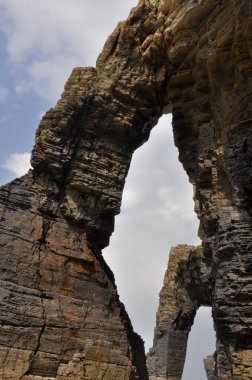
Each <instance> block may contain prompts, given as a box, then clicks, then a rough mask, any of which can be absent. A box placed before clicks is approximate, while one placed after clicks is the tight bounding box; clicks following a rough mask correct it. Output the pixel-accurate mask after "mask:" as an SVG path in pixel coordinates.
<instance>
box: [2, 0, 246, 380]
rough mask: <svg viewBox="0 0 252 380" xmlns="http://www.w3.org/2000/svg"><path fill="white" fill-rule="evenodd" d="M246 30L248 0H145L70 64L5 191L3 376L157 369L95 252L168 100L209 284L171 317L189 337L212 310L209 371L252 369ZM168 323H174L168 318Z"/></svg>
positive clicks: (134, 373)
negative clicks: (196, 318)
mask: <svg viewBox="0 0 252 380" xmlns="http://www.w3.org/2000/svg"><path fill="white" fill-rule="evenodd" d="M251 38H252V5H251V4H250V2H249V1H247V0H239V1H238V0H233V1H230V0H223V1H221V2H220V1H214V0H203V1H192V0H165V1H161V2H157V1H155V2H153V1H148V0H145V1H144V0H140V1H139V4H138V6H137V7H136V8H134V9H133V10H132V12H131V14H130V16H129V18H128V19H127V20H126V21H125V22H123V23H120V24H119V25H118V27H117V28H116V30H115V31H114V32H113V33H112V35H111V36H110V37H109V39H108V40H107V42H106V44H105V47H104V50H103V52H102V54H101V55H100V57H99V58H98V61H97V67H96V68H95V69H94V68H77V69H75V70H74V71H73V73H72V75H71V77H70V78H69V80H68V82H67V84H66V87H65V91H64V93H63V95H62V98H61V100H60V101H59V102H58V104H57V106H56V107H55V108H54V109H52V110H50V111H49V112H48V113H47V114H46V115H45V116H44V118H43V119H42V121H41V124H40V126H39V128H38V131H37V134H36V144H35V147H34V149H33V154H32V166H33V170H32V171H30V172H29V173H28V174H27V175H26V176H25V177H23V178H21V179H19V180H16V181H14V182H12V183H11V184H9V185H6V186H4V187H2V188H1V190H0V207H1V219H0V229H1V243H0V244H1V264H0V268H1V272H0V273H1V284H2V286H1V301H0V302H1V314H0V320H1V325H0V332H1V333H0V363H1V364H0V368H1V369H0V376H1V377H0V378H1V379H23V380H28V379H30V380H35V379H37V380H39V379H41V378H48V377H49V378H52V379H61V380H63V379H66V378H67V379H75V380H76V379H90V380H91V379H96V378H97V379H107V380H109V379H119V380H120V379H122V380H128V379H131V380H133V379H137V378H139V379H147V378H148V375H147V370H146V366H145V356H144V351H143V344H142V341H141V339H140V338H139V337H138V336H137V335H136V334H135V333H133V331H132V327H131V324H130V321H129V319H128V316H127V314H126V313H125V311H124V308H123V305H122V304H121V303H120V302H119V300H118V296H117V293H116V288H115V285H114V279H113V275H112V273H111V271H110V270H109V268H108V267H107V265H106V264H105V262H104V260H103V258H102V255H101V249H102V248H103V247H105V246H106V245H107V244H108V242H109V236H110V234H111V233H112V231H113V227H114V226H113V225H114V215H116V214H117V213H118V212H119V210H120V203H121V196H122V190H123V186H124V181H125V177H126V175H127V172H128V169H129V165H130V160H131V156H132V154H133V152H134V150H135V149H136V148H137V147H139V146H140V145H141V144H142V143H144V142H145V141H146V140H147V139H148V137H149V133H150V130H151V128H152V127H153V126H154V125H155V123H156V122H157V120H158V118H159V116H160V115H161V114H162V113H163V112H170V110H171V109H172V113H173V129H174V136H175V143H176V145H177V146H178V149H179V153H180V160H181V162H182V163H183V165H184V168H185V170H186V171H187V173H188V176H189V178H190V181H191V183H192V184H193V185H194V187H195V209H196V212H197V214H198V216H199V218H200V231H199V233H200V237H201V238H202V241H203V243H202V253H200V259H199V260H200V263H201V264H200V268H203V269H204V270H201V269H200V270H199V275H200V276H199V278H198V279H197V281H199V282H200V283H201V284H205V285H204V289H205V290H204V292H203V293H200V294H197V295H196V296H195V295H194V296H193V298H192V296H191V293H190V297H189V298H185V295H186V294H187V293H186V292H187V290H186V289H185V288H183V289H184V290H183V289H182V288H181V292H182V293H181V294H182V298H183V299H184V300H185V299H187V301H185V302H184V301H183V302H184V304H183V305H184V306H183V308H182V311H181V313H182V314H181V313H179V314H177V311H176V310H175V309H174V310H175V311H174V310H173V308H171V311H170V312H169V314H170V315H171V314H172V315H173V313H174V315H173V316H174V318H175V319H176V321H177V322H176V323H175V325H176V326H177V324H178V326H184V324H183V323H184V322H185V329H184V330H183V333H181V338H179V339H180V341H181V342H185V339H184V338H185V335H186V334H187V333H188V331H189V329H190V323H191V317H192V315H193V313H194V310H195V307H196V306H199V305H200V304H202V303H207V304H209V305H212V307H213V317H214V323H215V328H216V333H217V353H216V370H215V371H216V373H215V376H216V377H217V378H218V379H221V380H226V379H232V380H233V379H243V380H247V379H251V378H252V365H251V363H252V349H251V344H252V340H251V337H252V334H251V326H252V324H251V319H252V310H251V303H252V299H251V294H252V293H251V257H250V249H251V245H252V234H251V214H252V213H251V209H252V169H251V158H252V148H251V147H252V144H251V142H252V141H251V139H252V137H251V132H250V128H249V127H250V124H251V119H252V115H251V112H252V108H251V105H250V101H251V91H252V86H251V83H250V82H251V75H250V73H251V70H252V63H251V62H252V61H251V51H252V50H251ZM190 249H191V250H193V248H190ZM196 251H197V250H196ZM181 252H182V253H181V257H182V261H183V260H185V262H186V260H187V259H186V258H185V257H186V256H184V255H186V253H184V250H183V249H182V251H181ZM197 252H198V251H197ZM154 254H155V253H153V255H154ZM197 255H198V253H197ZM197 255H196V256H197ZM171 265H172V264H171ZM174 265H175V266H176V265H177V264H174ZM187 269H188V271H189V272H188V278H190V279H191V278H194V277H193V276H192V277H191V273H190V268H189V267H188V268H187ZM181 273H182V272H181ZM183 273H184V272H183ZM181 276H182V278H184V277H186V275H185V274H181ZM188 281H189V282H190V281H191V280H188ZM173 291H174V290H173V288H171V289H170V290H169V286H168V288H167V289H166V290H164V291H163V293H164V294H167V297H168V298H169V297H170V299H172V294H173ZM202 294H204V297H203V295H202ZM171 302H172V303H173V302H175V301H174V300H173V301H171ZM195 302H196V304H197V305H196V304H195ZM184 308H185V309H184ZM183 313H185V315H184V314H183ZM173 316H172V318H173ZM160 323H161V325H162V329H164V331H165V334H168V335H169V334H171V335H172V334H173V333H172V326H174V324H171V323H170V322H169V321H168V320H167V321H166V320H165V319H164V321H161V322H160ZM166 323H167V324H166ZM161 325H160V326H161ZM158 328H159V327H157V329H158ZM178 330H181V329H178ZM157 331H158V330H157ZM176 334H177V335H178V332H176ZM156 337H157V339H156V341H155V342H156V344H157V346H156V348H155V347H154V348H153V349H154V351H155V352H158V350H159V349H161V351H162V349H163V348H160V347H161V346H162V344H160V346H159V343H158V336H156ZM181 344H182V343H181ZM183 344H184V343H183ZM172 349H174V350H175V351H176V348H175V347H172ZM162 355H163V353H161V354H159V353H157V356H160V357H161V356H162ZM180 355H181V357H180V367H181V363H182V361H183V352H182V353H181V354H180ZM153 371H154V372H153V373H151V375H152V376H156V377H157V378H162V376H163V378H169V379H179V378H180V377H179V376H180V374H181V372H180V371H181V369H179V370H175V369H174V371H175V372H174V373H175V375H172V376H173V377H167V376H168V373H167V372H166V373H164V372H163V371H164V366H163V364H162V365H157V366H155V367H154V370H153ZM160 371H162V373H160ZM176 371H177V372H176ZM165 376H166V377H165Z"/></svg>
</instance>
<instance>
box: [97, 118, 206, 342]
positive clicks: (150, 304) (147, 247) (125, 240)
mask: <svg viewBox="0 0 252 380" xmlns="http://www.w3.org/2000/svg"><path fill="white" fill-rule="evenodd" d="M124 192H125V194H124V195H123V201H122V207H121V214H120V215H119V216H117V217H116V220H115V232H114V234H113V236H112V238H111V243H110V246H109V247H108V248H106V249H105V250H104V254H105V258H106V260H107V261H108V262H109V265H110V266H111V267H112V269H113V270H114V272H115V273H116V282H117V285H118V289H119V294H120V295H121V298H122V301H123V302H125V304H126V310H127V311H128V312H129V315H130V317H131V318H133V319H134V327H135V328H136V331H137V332H138V333H140V335H142V336H144V337H145V340H146V347H147V348H148V347H150V345H151V344H152V339H153V327H154V325H155V316H156V311H157V306H158V294H159V291H160V289H161V286H162V282H163V276H164V272H165V269H166V267H167V262H168V253H169V251H170V248H171V247H172V246H176V245H177V244H183V243H185V244H196V245H197V244H199V242H200V241H199V239H198V237H197V229H198V219H197V217H196V215H195V213H194V204H193V200H192V198H193V188H192V185H191V184H190V183H189V181H188V178H187V175H186V173H185V172H184V170H183V168H182V165H181V164H180V163H179V161H178V152H177V149H176V148H175V146H174V143H173V134H172V127H171V117H170V116H165V117H163V118H162V119H161V120H160V122H159V124H158V125H157V126H156V127H155V128H154V129H153V131H152V133H151V136H150V141H149V142H147V143H146V144H144V145H143V146H142V147H140V148H139V149H138V150H137V151H136V152H135V154H134V156H133V159H132V164H131V168H130V170H129V175H128V178H127V180H126V186H125V191H124ZM129 274H130V281H129ZM143 310H144V313H145V315H148V318H144V319H143Z"/></svg>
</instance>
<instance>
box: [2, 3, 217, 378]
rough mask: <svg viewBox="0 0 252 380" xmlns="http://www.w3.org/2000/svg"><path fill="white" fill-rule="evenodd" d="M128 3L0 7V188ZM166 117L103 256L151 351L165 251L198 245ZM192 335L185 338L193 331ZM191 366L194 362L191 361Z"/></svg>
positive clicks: (194, 349)
mask: <svg viewBox="0 0 252 380" xmlns="http://www.w3.org/2000/svg"><path fill="white" fill-rule="evenodd" d="M135 4H136V1H133V0H124V1H119V0H106V1H104V0H92V1H87V0H53V1H52V0H0V31H1V33H0V55H1V82H0V111H1V112H0V115H1V116H0V182H1V183H2V184H3V183H5V182H7V181H9V180H11V179H12V178H14V177H15V176H20V175H22V174H24V173H25V172H26V171H27V169H28V168H29V158H30V151H31V148H32V145H33V141H34V133H35V129H36V127H37V125H38V123H39V119H40V118H41V116H42V115H43V113H44V112H45V111H46V110H48V109H49V108H50V107H52V106H54V104H55V103H56V101H57V100H58V98H59V96H60V93H61V91H62V90H63V86H64V83H65V81H66V79H67V78H68V76H69V74H70V72H71V70H72V68H73V67H75V66H91V65H95V60H96V58H97V56H98V54H99V52H100V51H101V49H102V46H103V44H104V42H105V40H106V38H107V36H108V34H109V33H110V32H112V30H113V29H114V27H115V26H116V25H117V23H118V21H120V20H123V19H124V18H126V17H127V15H128V13H129V10H130V9H131V8H132V7H133V6H134V5H135ZM170 124H171V117H170V116H165V117H163V118H162V119H161V120H160V122H159V124H158V126H157V127H156V128H155V129H154V130H153V131H152V133H151V137H150V141H149V142H148V143H147V144H145V145H144V146H142V147H141V148H140V149H139V150H138V151H137V152H136V153H135V155H134V157H133V161H132V165H131V168H130V171H129V176H128V178H127V182H126V187H125V191H124V195H123V203H122V209H121V214H120V215H119V216H117V217H116V227H115V232H114V234H113V236H112V238H111V244H110V246H109V248H107V249H106V250H104V256H105V258H106V260H107V262H108V263H109V265H110V266H111V268H112V269H113V271H114V273H115V277H116V283H117V286H118V291H119V294H120V296H121V300H122V301H123V302H124V303H125V305H126V309H127V311H128V313H129V315H130V318H131V320H132V323H133V326H134V328H135V330H136V331H137V332H138V333H139V334H140V335H141V336H142V337H143V339H144V340H145V341H146V348H149V347H150V345H151V344H152V337H153V329H154V324H155V313H156V309H157V306H158V293H159V291H160V289H161V286H162V281H163V276H164V272H165V269H166V266H167V261H168V253H169V250H170V248H171V246H174V245H177V244H183V243H185V244H198V243H199V240H198V238H197V228H198V221H197V218H196V216H195V214H194V211H193V202H192V186H191V185H190V184H189V182H188V179H187V176H186V174H185V172H184V171H183V169H182V166H181V164H180V163H179V162H178V159H177V156H178V154H177V150H176V148H175V147H174V144H173V137H172V129H171V125H170ZM199 314H200V316H199V318H198V319H199V320H198V321H197V323H196V324H195V327H194V328H193V332H192V334H191V338H190V344H189V349H188V356H189V360H188V361H187V364H186V368H185V372H184V376H183V380H203V379H205V378H206V376H205V374H204V370H203V365H202V364H201V359H200V357H204V356H206V355H207V354H209V353H212V352H213V350H214V346H213V332H212V331H210V330H211V323H212V322H211V318H210V313H209V311H208V310H207V309H203V310H201V311H200V313H199ZM194 330H195V331H194ZM195 357H196V359H195Z"/></svg>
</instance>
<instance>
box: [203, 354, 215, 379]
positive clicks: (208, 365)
mask: <svg viewBox="0 0 252 380" xmlns="http://www.w3.org/2000/svg"><path fill="white" fill-rule="evenodd" d="M203 361H204V366H205V370H206V374H207V380H216V372H215V360H214V357H213V356H211V355H209V356H207V357H206V358H205V359H204V360H203Z"/></svg>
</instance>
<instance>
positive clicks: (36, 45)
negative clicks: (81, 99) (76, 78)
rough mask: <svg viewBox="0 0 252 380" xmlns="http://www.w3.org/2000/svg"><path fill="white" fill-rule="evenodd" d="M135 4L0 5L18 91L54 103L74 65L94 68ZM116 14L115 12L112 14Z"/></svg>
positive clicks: (58, 0)
mask: <svg viewBox="0 0 252 380" xmlns="http://www.w3.org/2000/svg"><path fill="white" fill-rule="evenodd" d="M135 4H136V1H135V0H127V1H123V2H118V0H109V2H108V3H107V2H104V1H103V0H92V2H87V1H83V0H71V1H69V0H54V1H51V0H43V1H30V0H19V1H16V0H8V2H6V1H5V0H0V28H1V29H2V30H3V31H4V33H5V34H6V37H7V52H8V56H9V60H10V62H11V64H12V65H14V66H15V67H16V69H17V70H18V72H19V79H18V83H17V85H16V91H17V92H18V93H19V94H20V93H25V92H28V91H34V92H36V93H37V94H38V95H39V96H41V97H43V98H45V99H47V100H49V101H50V102H55V101H56V100H57V99H58V98H59V96H60V92H61V91H62V89H63V85H64V83H65V81H66V79H67V77H68V76H69V74H70V72H71V70H72V68H73V67H74V66H90V65H95V61H96V58H97V56H98V54H99V53H100V51H101V49H102V46H103V44H104V42H105V39H106V38H107V36H108V35H109V34H110V33H111V32H112V30H113V29H114V27H115V26H116V24H117V22H118V21H119V20H120V18H123V19H124V18H126V17H127V15H128V13H129V10H130V9H131V8H132V7H133V6H135ZM111 9H113V12H111Z"/></svg>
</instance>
